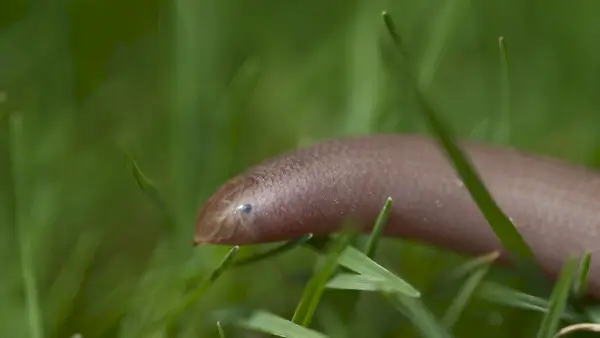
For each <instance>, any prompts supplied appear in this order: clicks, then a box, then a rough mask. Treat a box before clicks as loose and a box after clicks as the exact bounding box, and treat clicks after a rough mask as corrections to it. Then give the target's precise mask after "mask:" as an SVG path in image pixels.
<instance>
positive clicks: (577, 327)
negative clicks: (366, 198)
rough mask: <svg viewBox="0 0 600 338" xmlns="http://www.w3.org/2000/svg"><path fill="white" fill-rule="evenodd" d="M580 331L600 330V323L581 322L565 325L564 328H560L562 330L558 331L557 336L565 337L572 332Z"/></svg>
mask: <svg viewBox="0 0 600 338" xmlns="http://www.w3.org/2000/svg"><path fill="white" fill-rule="evenodd" d="M578 331H586V332H600V324H594V323H579V324H573V325H569V326H565V327H563V328H562V329H560V331H558V334H557V335H556V336H555V337H564V336H566V335H569V334H571V333H574V332H578Z"/></svg>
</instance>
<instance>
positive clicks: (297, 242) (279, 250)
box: [233, 234, 313, 267]
mask: <svg viewBox="0 0 600 338" xmlns="http://www.w3.org/2000/svg"><path fill="white" fill-rule="evenodd" d="M312 238H313V235H312V234H307V235H304V236H300V237H298V238H296V239H294V240H291V241H289V242H286V243H284V244H282V245H280V246H278V247H276V248H275V249H272V250H268V251H266V252H262V253H259V254H256V255H252V256H250V257H247V258H244V259H239V260H237V261H235V262H234V263H233V266H235V267H238V266H244V265H248V264H251V263H256V262H258V261H261V260H263V259H267V258H270V257H273V256H278V255H281V254H283V253H285V252H288V251H290V250H292V249H294V248H296V247H298V246H301V245H304V244H306V243H307V242H308V241H310V240H311V239H312Z"/></svg>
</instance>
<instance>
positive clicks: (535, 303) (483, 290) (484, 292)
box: [477, 282, 585, 323]
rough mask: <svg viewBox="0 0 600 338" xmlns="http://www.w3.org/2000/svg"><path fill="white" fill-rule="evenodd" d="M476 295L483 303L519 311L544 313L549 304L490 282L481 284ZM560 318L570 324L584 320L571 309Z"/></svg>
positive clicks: (543, 300)
mask: <svg viewBox="0 0 600 338" xmlns="http://www.w3.org/2000/svg"><path fill="white" fill-rule="evenodd" d="M477 295H478V297H480V298H481V299H483V300H485V301H488V302H492V303H495V304H501V305H506V306H509V307H512V308H516V309H521V310H529V311H537V312H542V313H546V312H547V311H548V307H549V302H548V301H547V300H545V299H543V298H540V297H536V296H532V295H528V294H526V293H523V292H520V291H517V290H514V289H512V288H509V287H506V286H502V285H498V284H496V283H491V282H486V283H482V285H481V287H480V288H479V292H478V293H477ZM562 318H563V319H565V320H568V321H569V322H572V323H575V322H581V321H584V320H585V318H583V317H582V316H581V315H579V314H578V313H576V312H575V311H573V310H572V309H571V308H567V309H566V311H565V312H564V313H563V314H562Z"/></svg>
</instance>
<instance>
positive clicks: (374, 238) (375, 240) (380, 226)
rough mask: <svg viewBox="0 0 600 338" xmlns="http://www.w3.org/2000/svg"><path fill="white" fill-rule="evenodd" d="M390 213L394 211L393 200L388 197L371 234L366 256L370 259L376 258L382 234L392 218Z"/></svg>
mask: <svg viewBox="0 0 600 338" xmlns="http://www.w3.org/2000/svg"><path fill="white" fill-rule="evenodd" d="M390 211H392V198H391V197H388V198H387V200H386V201H385V204H384V205H383V208H382V209H381V211H380V212H379V216H377V220H376V221H375V226H374V227H373V231H372V232H371V236H369V241H368V242H367V245H366V248H365V254H366V255H367V257H369V258H373V257H374V256H375V252H376V251H377V245H378V244H379V239H380V238H381V234H382V233H383V231H384V229H385V226H386V225H387V221H388V218H389V216H390Z"/></svg>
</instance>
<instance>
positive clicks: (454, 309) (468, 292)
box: [442, 265, 490, 330]
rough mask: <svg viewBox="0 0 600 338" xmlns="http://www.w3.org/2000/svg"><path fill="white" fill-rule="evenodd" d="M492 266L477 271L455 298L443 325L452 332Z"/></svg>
mask: <svg viewBox="0 0 600 338" xmlns="http://www.w3.org/2000/svg"><path fill="white" fill-rule="evenodd" d="M489 270H490V266H489V265H486V266H483V267H480V268H479V269H477V270H476V271H475V272H474V273H473V274H472V275H471V276H470V277H469V278H468V279H467V281H466V282H465V283H464V284H463V286H462V287H461V289H460V291H459V292H458V294H457V295H456V297H455V298H454V301H453V302H452V304H451V305H450V307H449V308H448V310H447V311H446V314H445V315H444V317H443V318H442V325H444V327H446V328H447V329H448V330H451V329H452V328H453V327H454V325H456V322H457V321H458V319H459V318H460V315H461V314H462V313H463V311H464V310H465V308H466V307H467V305H468V303H469V300H470V299H471V298H472V297H473V295H474V293H475V290H476V289H477V287H478V286H479V285H480V283H481V281H482V280H483V278H484V277H485V275H486V274H487V273H488V272H489Z"/></svg>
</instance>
